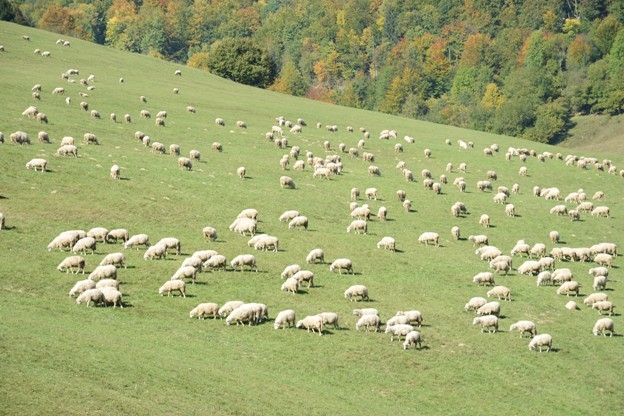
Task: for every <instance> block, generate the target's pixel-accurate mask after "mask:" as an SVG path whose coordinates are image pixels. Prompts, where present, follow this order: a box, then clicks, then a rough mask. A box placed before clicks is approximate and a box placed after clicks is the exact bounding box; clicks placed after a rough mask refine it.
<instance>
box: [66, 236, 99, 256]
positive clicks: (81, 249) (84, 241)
mask: <svg viewBox="0 0 624 416" xmlns="http://www.w3.org/2000/svg"><path fill="white" fill-rule="evenodd" d="M95 249H96V241H95V238H93V237H84V238H81V239H80V240H78V241H76V244H74V245H73V247H72V249H71V250H72V252H73V253H76V254H77V253H82V254H86V252H87V250H91V254H93V253H95Z"/></svg>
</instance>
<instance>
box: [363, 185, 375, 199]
mask: <svg viewBox="0 0 624 416" xmlns="http://www.w3.org/2000/svg"><path fill="white" fill-rule="evenodd" d="M364 195H366V199H374V200H377V188H367V189H366V191H365V192H364Z"/></svg>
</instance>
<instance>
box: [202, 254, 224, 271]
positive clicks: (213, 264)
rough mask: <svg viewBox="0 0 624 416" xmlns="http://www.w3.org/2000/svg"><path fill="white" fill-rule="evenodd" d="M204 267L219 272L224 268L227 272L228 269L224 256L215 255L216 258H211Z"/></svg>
mask: <svg viewBox="0 0 624 416" xmlns="http://www.w3.org/2000/svg"><path fill="white" fill-rule="evenodd" d="M203 267H205V268H210V269H213V270H218V269H220V268H223V270H224V271H225V269H226V267H227V259H226V257H225V256H224V255H222V254H215V255H214V256H212V257H210V258H209V259H208V260H206V261H205V262H204V264H203Z"/></svg>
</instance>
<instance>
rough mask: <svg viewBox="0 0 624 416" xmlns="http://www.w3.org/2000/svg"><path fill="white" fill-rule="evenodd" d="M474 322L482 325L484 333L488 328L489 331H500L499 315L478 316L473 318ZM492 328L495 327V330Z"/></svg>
mask: <svg viewBox="0 0 624 416" xmlns="http://www.w3.org/2000/svg"><path fill="white" fill-rule="evenodd" d="M472 324H473V325H479V326H480V327H481V332H482V333H483V332H485V329H486V328H487V330H488V333H492V332H497V331H498V317H496V316H494V315H487V316H477V317H476V318H474V319H473V320H472ZM491 328H493V330H492V329H491Z"/></svg>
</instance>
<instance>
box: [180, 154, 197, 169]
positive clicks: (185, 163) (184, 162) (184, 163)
mask: <svg viewBox="0 0 624 416" xmlns="http://www.w3.org/2000/svg"><path fill="white" fill-rule="evenodd" d="M178 167H179V168H180V169H186V170H193V162H191V159H189V158H188V157H184V156H181V157H179V158H178Z"/></svg>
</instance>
